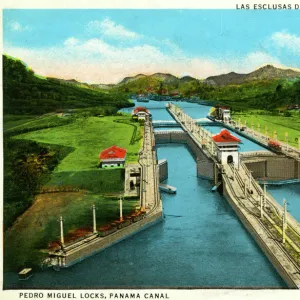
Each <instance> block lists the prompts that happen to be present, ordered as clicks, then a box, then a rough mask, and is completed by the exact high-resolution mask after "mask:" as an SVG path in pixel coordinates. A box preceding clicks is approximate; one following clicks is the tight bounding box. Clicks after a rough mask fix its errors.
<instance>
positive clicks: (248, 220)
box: [223, 181, 298, 288]
mask: <svg viewBox="0 0 300 300" xmlns="http://www.w3.org/2000/svg"><path fill="white" fill-rule="evenodd" d="M230 194H231V193H230V188H229V187H228V186H227V184H226V183H225V182H224V181H223V196H224V197H225V199H226V200H227V202H228V203H229V204H230V206H231V207H232V208H233V210H234V212H235V213H236V214H237V216H238V217H239V219H240V220H241V222H242V224H243V225H244V226H245V228H246V229H247V230H248V232H249V233H250V234H251V236H252V237H253V238H254V240H255V241H256V243H257V244H258V245H259V247H260V248H261V250H262V251H263V252H264V254H265V255H266V256H267V258H268V259H269V261H270V262H271V263H272V265H273V266H274V267H275V269H276V270H277V272H278V273H279V274H280V276H281V277H282V278H283V280H284V281H285V282H286V283H287V285H288V287H290V288H298V287H297V285H296V283H295V282H294V281H293V279H292V278H291V277H290V275H289V274H288V272H287V271H286V269H285V268H284V266H283V265H282V263H281V262H280V261H279V260H278V258H277V257H276V256H275V254H274V253H273V251H272V248H270V247H269V246H268V244H267V241H265V240H264V239H263V238H262V237H261V236H260V234H259V232H258V231H257V230H256V229H255V227H254V224H253V223H252V222H253V217H252V216H251V215H249V214H248V213H247V212H246V211H244V210H242V209H241V208H240V206H239V205H238V204H237V203H236V201H235V200H234V199H233V197H232V195H230Z"/></svg>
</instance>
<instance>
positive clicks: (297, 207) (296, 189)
mask: <svg viewBox="0 0 300 300" xmlns="http://www.w3.org/2000/svg"><path fill="white" fill-rule="evenodd" d="M267 189H268V192H269V193H270V194H271V195H272V196H273V197H274V198H275V199H276V200H277V202H278V203H280V204H281V205H282V204H283V198H284V199H286V200H287V210H288V212H289V213H290V214H291V215H292V216H293V217H294V218H295V219H296V220H297V221H298V222H300V183H295V184H287V185H281V186H268V188H267Z"/></svg>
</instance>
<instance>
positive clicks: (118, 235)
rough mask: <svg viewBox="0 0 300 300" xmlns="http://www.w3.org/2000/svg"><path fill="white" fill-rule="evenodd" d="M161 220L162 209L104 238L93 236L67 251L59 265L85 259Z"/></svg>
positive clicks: (68, 264)
mask: <svg viewBox="0 0 300 300" xmlns="http://www.w3.org/2000/svg"><path fill="white" fill-rule="evenodd" d="M162 220H163V214H162V211H160V212H157V213H155V214H153V215H151V216H149V217H147V218H145V219H142V220H140V221H138V222H137V223H133V224H131V225H130V226H128V227H125V228H123V229H120V230H118V231H117V232H115V233H112V234H110V235H108V236H107V237H105V238H101V237H98V238H95V239H94V240H92V241H91V242H89V243H86V244H85V245H83V246H82V247H81V248H80V249H76V251H74V252H73V253H68V255H67V256H66V257H65V265H63V266H61V267H69V266H71V265H74V264H76V263H78V262H80V261H82V260H84V259H86V258H87V257H89V256H92V255H94V254H96V253H98V252H100V251H102V250H104V249H106V248H108V247H110V246H112V245H114V244H116V243H118V242H120V241H122V240H124V239H126V238H127V237H129V236H131V235H134V234H136V233H138V232H140V231H142V230H144V229H146V228H148V227H149V226H152V225H154V224H155V223H158V222H160V221H162Z"/></svg>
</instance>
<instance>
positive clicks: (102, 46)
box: [4, 37, 281, 83]
mask: <svg viewBox="0 0 300 300" xmlns="http://www.w3.org/2000/svg"><path fill="white" fill-rule="evenodd" d="M141 41H142V40H141ZM149 41H150V39H149V40H148V42H149ZM4 50H5V52H6V53H8V54H9V55H12V56H15V57H18V58H20V59H22V60H24V61H25V62H26V63H27V64H28V65H30V67H31V68H32V69H33V70H35V72H36V73H37V74H41V75H45V76H49V77H51V76H52V77H60V78H66V79H70V78H74V79H77V80H79V81H85V82H89V83H116V82H118V81H120V80H122V79H123V78H124V77H125V76H130V75H136V74H138V73H146V74H153V73H156V72H164V73H172V74H174V75H177V76H179V77H181V76H184V75H190V76H193V77H196V78H206V77H208V76H212V75H219V74H224V73H228V72H231V71H234V72H239V73H248V72H251V71H253V70H254V69H256V68H258V67H261V66H262V65H264V64H275V65H277V66H281V64H280V61H279V59H277V58H276V57H273V56H271V55H269V54H268V53H267V52H263V51H260V52H251V53H247V54H245V55H243V56H241V57H237V56H227V57H225V56H220V57H205V56H200V55H199V56H193V57H190V56H187V55H185V54H184V53H183V51H182V50H181V49H180V48H179V47H177V46H176V45H175V44H173V43H172V42H170V41H169V40H165V41H162V42H161V43H157V41H156V42H155V43H152V44H151V42H149V43H142V44H139V45H131V46H127V47H124V46H123V45H122V46H118V45H113V44H111V43H108V42H106V41H104V40H102V39H99V38H92V39H88V40H79V39H77V38H75V37H70V38H68V39H66V40H65V41H64V42H63V43H62V44H61V45H59V46H55V47H51V48H43V49H38V48H35V49H32V48H18V47H13V46H8V47H6V49H4Z"/></svg>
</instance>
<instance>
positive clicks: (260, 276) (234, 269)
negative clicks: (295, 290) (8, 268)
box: [5, 144, 286, 288]
mask: <svg viewBox="0 0 300 300" xmlns="http://www.w3.org/2000/svg"><path fill="white" fill-rule="evenodd" d="M158 158H159V159H161V158H167V160H168V164H169V179H168V181H167V182H168V183H170V184H171V185H173V186H176V187H177V188H178V190H177V191H178V192H177V194H176V195H169V194H162V199H163V207H164V213H165V220H164V222H162V223H159V224H157V225H155V226H153V227H151V228H149V229H147V230H146V231H143V232H141V233H138V234H137V235H135V236H133V237H131V238H128V239H126V240H124V241H122V242H120V243H118V244H116V245H114V246H113V247H110V248H108V249H106V250H104V251H103V252H101V253H99V254H97V255H95V256H93V257H90V258H88V259H86V260H84V261H83V262H81V263H79V264H77V265H74V266H73V267H71V268H69V269H66V270H62V271H60V272H55V271H53V270H51V269H49V270H46V271H44V272H41V273H39V274H35V275H34V276H33V277H32V278H31V279H29V280H28V281H18V280H17V279H16V274H5V287H6V288H8V287H9V288H16V287H18V288H54V287H55V288H66V287H69V288H104V287H280V288H283V287H286V285H285V283H284V282H283V281H282V279H281V278H280V276H279V275H278V274H277V272H276V271H275V270H274V268H273V266H272V265H271V264H270V263H269V261H268V260H267V259H266V257H265V256H264V254H263V253H262V252H261V250H260V249H259V248H258V246H257V245H256V243H255V242H254V241H253V239H252V238H251V236H250V235H249V234H248V233H247V231H246V230H245V229H244V227H243V226H242V224H241V223H240V222H239V221H238V218H237V217H236V215H235V213H234V212H233V210H232V209H231V207H230V206H229V205H228V204H227V202H226V200H225V199H224V198H223V197H222V196H221V195H220V194H218V193H212V192H211V184H210V183H209V182H208V181H206V180H202V179H199V178H197V177H196V164H195V160H194V159H193V157H192V155H191V154H190V152H189V151H188V149H187V148H186V146H185V145H176V144H172V145H161V146H159V147H158ZM183 161H184V168H183V167H182V162H183Z"/></svg>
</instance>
